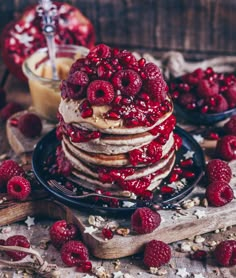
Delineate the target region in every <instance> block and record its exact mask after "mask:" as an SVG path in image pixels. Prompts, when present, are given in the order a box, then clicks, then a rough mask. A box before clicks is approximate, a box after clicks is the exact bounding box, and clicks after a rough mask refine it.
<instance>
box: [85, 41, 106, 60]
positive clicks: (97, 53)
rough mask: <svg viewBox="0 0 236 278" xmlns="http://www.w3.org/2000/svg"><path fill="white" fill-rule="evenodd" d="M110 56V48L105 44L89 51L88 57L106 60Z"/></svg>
mask: <svg viewBox="0 0 236 278" xmlns="http://www.w3.org/2000/svg"><path fill="white" fill-rule="evenodd" d="M110 56H111V48H110V47H109V46H107V45H105V44H98V45H97V46H95V47H94V48H93V49H91V50H90V52H89V54H88V57H89V58H93V57H97V58H108V57H110Z"/></svg>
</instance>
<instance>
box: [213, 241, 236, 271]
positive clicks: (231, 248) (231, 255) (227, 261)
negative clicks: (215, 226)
mask: <svg viewBox="0 0 236 278" xmlns="http://www.w3.org/2000/svg"><path fill="white" fill-rule="evenodd" d="M214 256H215V259H216V261H217V263H218V264H220V265H221V266H233V265H236V240H225V241H222V242H221V243H219V244H218V245H217V246H216V248H215V251H214Z"/></svg>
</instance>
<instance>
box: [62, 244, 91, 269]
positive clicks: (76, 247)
mask: <svg viewBox="0 0 236 278" xmlns="http://www.w3.org/2000/svg"><path fill="white" fill-rule="evenodd" d="M61 259H62V261H63V263H64V264H66V265H67V266H76V265H81V263H83V262H84V263H85V262H86V261H88V259H89V255H88V250H87V248H86V247H85V245H84V244H83V243H82V242H80V241H76V240H70V241H67V242H66V243H65V244H64V245H63V246H62V248H61Z"/></svg>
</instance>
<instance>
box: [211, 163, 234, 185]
mask: <svg viewBox="0 0 236 278" xmlns="http://www.w3.org/2000/svg"><path fill="white" fill-rule="evenodd" d="M206 176H207V179H208V182H209V183H212V182H214V181H224V182H226V183H229V182H230V180H231V177H232V171H231V168H230V167H229V165H228V164H227V163H226V162H224V161H223V160H221V159H212V160H211V161H209V162H208V164H207V165H206Z"/></svg>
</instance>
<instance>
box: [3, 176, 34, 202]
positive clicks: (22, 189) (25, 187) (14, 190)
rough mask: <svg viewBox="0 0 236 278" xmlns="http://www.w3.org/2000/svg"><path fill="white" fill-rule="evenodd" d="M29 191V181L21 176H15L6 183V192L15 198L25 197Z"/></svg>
mask: <svg viewBox="0 0 236 278" xmlns="http://www.w3.org/2000/svg"><path fill="white" fill-rule="evenodd" d="M30 192H31V185H30V182H29V181H28V180H27V179H25V178H23V177H21V176H15V177H13V178H11V179H10V180H9V181H8V183H7V193H8V194H9V195H10V196H11V197H13V198H14V199H16V200H25V199H27V197H28V196H29V194H30Z"/></svg>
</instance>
